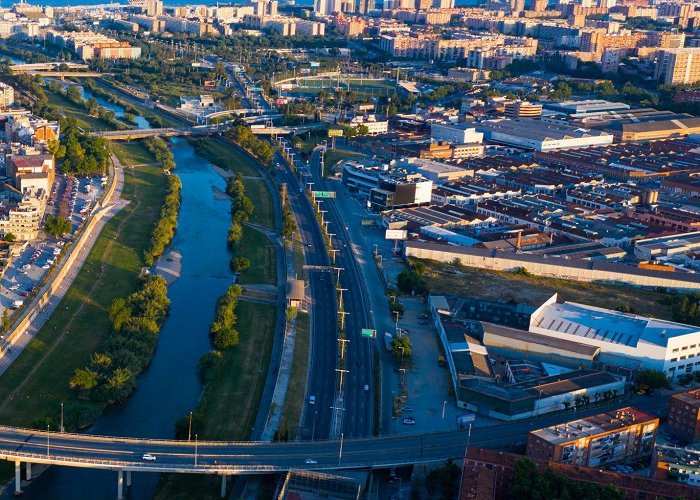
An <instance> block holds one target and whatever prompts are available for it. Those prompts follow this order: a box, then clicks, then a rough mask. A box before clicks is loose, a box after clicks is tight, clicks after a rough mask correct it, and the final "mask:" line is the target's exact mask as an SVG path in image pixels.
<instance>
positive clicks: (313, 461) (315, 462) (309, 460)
mask: <svg viewBox="0 0 700 500" xmlns="http://www.w3.org/2000/svg"><path fill="white" fill-rule="evenodd" d="M304 463H305V464H306V465H314V464H317V463H318V462H317V461H316V460H314V459H313V458H307V459H306V460H304Z"/></svg>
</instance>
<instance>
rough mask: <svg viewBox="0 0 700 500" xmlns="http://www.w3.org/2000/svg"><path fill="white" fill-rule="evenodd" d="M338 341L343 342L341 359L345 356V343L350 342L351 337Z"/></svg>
mask: <svg viewBox="0 0 700 500" xmlns="http://www.w3.org/2000/svg"><path fill="white" fill-rule="evenodd" d="M338 342H342V343H341V344H340V359H344V358H345V343H346V342H350V340H349V339H338Z"/></svg>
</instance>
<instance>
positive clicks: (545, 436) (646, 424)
mask: <svg viewBox="0 0 700 500" xmlns="http://www.w3.org/2000/svg"><path fill="white" fill-rule="evenodd" d="M658 427H659V419H658V417H655V416H653V415H649V414H647V413H644V412H643V411H641V410H637V409H636V408H632V407H627V408H621V409H619V410H613V411H610V412H608V413H601V414H599V415H594V416H591V417H586V418H582V419H580V420H574V421H573V422H568V423H565V424H561V425H555V426H552V427H546V428H544V429H538V430H536V431H531V432H530V434H529V436H528V440H527V456H528V457H531V458H533V459H535V460H547V461H551V462H558V463H564V464H570V465H579V466H584V467H600V466H602V465H605V464H609V463H614V462H620V461H623V460H632V459H636V458H642V457H646V456H648V455H650V454H651V453H652V451H653V448H654V442H655V441H656V433H657V430H658Z"/></svg>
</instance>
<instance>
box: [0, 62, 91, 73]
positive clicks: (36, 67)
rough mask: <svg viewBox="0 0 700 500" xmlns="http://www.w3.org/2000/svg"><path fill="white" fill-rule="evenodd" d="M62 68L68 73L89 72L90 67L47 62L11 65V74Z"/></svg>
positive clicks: (69, 63) (80, 64)
mask: <svg viewBox="0 0 700 500" xmlns="http://www.w3.org/2000/svg"><path fill="white" fill-rule="evenodd" d="M60 68H65V69H66V70H67V71H87V70H89V69H90V66H88V65H87V64H83V63H73V62H47V63H29V64H11V65H10V72H11V73H14V74H17V73H27V72H31V73H34V72H37V71H54V72H56V71H60Z"/></svg>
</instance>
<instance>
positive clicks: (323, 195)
mask: <svg viewBox="0 0 700 500" xmlns="http://www.w3.org/2000/svg"><path fill="white" fill-rule="evenodd" d="M311 194H312V195H313V196H314V198H335V191H311Z"/></svg>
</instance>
